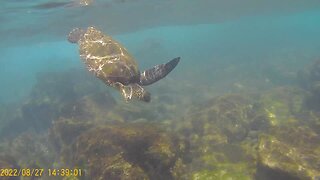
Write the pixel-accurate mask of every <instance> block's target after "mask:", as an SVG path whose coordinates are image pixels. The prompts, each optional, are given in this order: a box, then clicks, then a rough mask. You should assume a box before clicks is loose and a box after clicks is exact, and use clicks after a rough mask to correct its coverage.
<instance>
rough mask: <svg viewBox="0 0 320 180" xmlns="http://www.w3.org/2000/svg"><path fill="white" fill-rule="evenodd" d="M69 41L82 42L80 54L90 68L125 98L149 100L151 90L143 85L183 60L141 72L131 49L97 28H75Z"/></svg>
mask: <svg viewBox="0 0 320 180" xmlns="http://www.w3.org/2000/svg"><path fill="white" fill-rule="evenodd" d="M68 41H69V42H71V43H78V44H79V52H80V57H81V59H82V60H83V61H84V63H85V65H86V67H87V69H88V70H89V71H90V72H92V73H93V74H94V75H95V76H96V77H98V78H99V79H101V80H102V81H103V82H104V83H105V84H107V85H109V86H112V87H114V88H116V89H118V90H119V91H120V92H121V94H122V96H123V97H124V98H125V100H126V101H128V100H130V99H132V98H137V99H139V100H142V101H145V102H149V101H150V99H151V97H150V93H149V92H147V91H146V90H145V89H144V88H143V87H142V86H146V85H150V84H152V83H154V82H156V81H158V80H160V79H162V78H164V77H165V76H166V75H167V74H169V73H170V72H171V71H172V70H173V69H174V68H175V67H176V65H177V64H178V63H179V61H180V57H177V58H174V59H173V60H171V61H169V62H168V63H166V64H159V65H156V66H154V67H153V68H151V69H148V70H145V71H143V72H142V73H140V71H139V69H138V66H137V63H136V62H135V60H134V58H133V57H132V56H131V55H130V54H129V53H128V51H127V50H126V49H125V48H124V47H123V46H122V45H121V44H120V43H118V42H117V41H115V40H113V39H112V38H111V37H110V36H108V35H105V34H103V33H102V32H101V31H99V30H98V29H97V28H95V27H88V28H87V29H86V30H84V29H80V28H75V29H73V30H72V31H71V32H70V34H69V35H68Z"/></svg>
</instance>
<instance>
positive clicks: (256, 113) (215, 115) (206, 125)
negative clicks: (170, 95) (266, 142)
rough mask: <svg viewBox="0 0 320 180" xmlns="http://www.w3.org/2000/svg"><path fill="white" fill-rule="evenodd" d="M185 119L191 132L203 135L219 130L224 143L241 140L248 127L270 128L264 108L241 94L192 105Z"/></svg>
mask: <svg viewBox="0 0 320 180" xmlns="http://www.w3.org/2000/svg"><path fill="white" fill-rule="evenodd" d="M186 120H187V121H190V122H191V124H192V127H191V128H192V131H193V132H195V133H196V134H198V135H200V136H203V137H206V136H208V135H210V134H212V133H214V134H215V133H216V132H218V133H221V134H222V135H223V136H226V137H227V142H239V141H242V140H244V139H245V138H246V137H247V135H248V133H249V131H250V130H263V129H267V128H268V127H269V124H268V120H267V117H266V113H265V111H264V109H263V108H262V107H261V106H260V105H259V104H257V103H255V102H254V101H253V100H252V99H250V98H249V97H247V96H242V95H236V94H235V95H225V96H221V97H217V98H213V99H211V100H209V101H207V102H206V103H203V104H200V105H198V106H195V107H193V108H191V110H190V111H189V114H188V115H187V116H186Z"/></svg>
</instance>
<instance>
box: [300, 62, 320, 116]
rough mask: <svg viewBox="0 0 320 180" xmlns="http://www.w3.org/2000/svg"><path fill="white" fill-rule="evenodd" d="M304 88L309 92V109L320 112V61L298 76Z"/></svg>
mask: <svg viewBox="0 0 320 180" xmlns="http://www.w3.org/2000/svg"><path fill="white" fill-rule="evenodd" d="M298 79H299V83H300V86H301V87H302V88H304V89H305V90H307V91H308V92H309V94H308V96H307V98H306V100H305V104H306V106H307V108H309V109H312V110H314V111H318V112H319V111H320V60H317V61H315V62H314V63H312V64H310V65H309V66H307V67H305V68H304V69H303V70H302V71H300V73H299V75H298Z"/></svg>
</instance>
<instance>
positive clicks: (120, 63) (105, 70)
mask: <svg viewBox="0 0 320 180" xmlns="http://www.w3.org/2000/svg"><path fill="white" fill-rule="evenodd" d="M78 43H79V47H80V57H81V59H82V60H83V61H84V63H85V64H86V66H87V69H88V70H89V71H91V72H93V73H94V75H95V76H97V77H98V78H100V79H101V80H103V81H104V82H105V83H107V84H108V85H114V84H115V83H121V84H123V85H128V84H130V83H134V82H137V81H138V80H139V77H140V72H139V70H138V66H137V63H136V62H135V60H134V58H133V57H132V56H131V55H130V54H129V53H128V51H127V50H126V49H125V48H124V47H123V46H122V45H121V44H120V43H118V42H117V41H115V40H113V39H112V38H111V37H110V36H108V35H105V34H103V33H102V32H101V31H99V30H97V29H96V28H94V27H89V28H88V29H87V30H86V31H85V33H84V34H83V36H82V37H81V39H80V40H79V42H78Z"/></svg>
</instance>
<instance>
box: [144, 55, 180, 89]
mask: <svg viewBox="0 0 320 180" xmlns="http://www.w3.org/2000/svg"><path fill="white" fill-rule="evenodd" d="M179 61H180V57H177V58H174V59H172V60H171V61H169V62H167V63H166V64H159V65H156V66H154V67H153V68H151V69H148V70H145V71H143V72H142V73H141V75H140V82H139V84H140V85H142V86H147V85H150V84H153V83H155V82H157V81H159V80H160V79H162V78H164V77H165V76H166V75H168V74H169V73H170V72H171V71H172V70H173V69H174V68H175V67H176V66H177V64H178V63H179Z"/></svg>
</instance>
